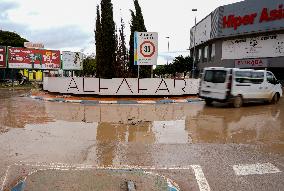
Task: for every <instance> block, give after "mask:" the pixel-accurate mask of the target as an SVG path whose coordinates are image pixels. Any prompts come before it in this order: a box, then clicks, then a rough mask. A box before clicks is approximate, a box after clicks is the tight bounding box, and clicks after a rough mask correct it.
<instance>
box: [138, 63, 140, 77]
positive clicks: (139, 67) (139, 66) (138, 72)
mask: <svg viewBox="0 0 284 191" xmlns="http://www.w3.org/2000/svg"><path fill="white" fill-rule="evenodd" d="M139 69H140V65H138V79H139Z"/></svg>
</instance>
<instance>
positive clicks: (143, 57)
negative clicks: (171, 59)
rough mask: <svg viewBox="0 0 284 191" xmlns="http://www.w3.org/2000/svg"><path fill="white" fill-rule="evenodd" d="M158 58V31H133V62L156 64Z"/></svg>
mask: <svg viewBox="0 0 284 191" xmlns="http://www.w3.org/2000/svg"><path fill="white" fill-rule="evenodd" d="M157 58H158V33H156V32H135V33H134V64H135V65H157Z"/></svg>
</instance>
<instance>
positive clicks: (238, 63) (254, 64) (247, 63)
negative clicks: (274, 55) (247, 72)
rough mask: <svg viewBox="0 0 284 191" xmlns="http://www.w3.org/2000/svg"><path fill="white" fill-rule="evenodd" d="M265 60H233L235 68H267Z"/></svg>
mask: <svg viewBox="0 0 284 191" xmlns="http://www.w3.org/2000/svg"><path fill="white" fill-rule="evenodd" d="M267 67H268V62H267V60H266V59H247V60H235V68H267Z"/></svg>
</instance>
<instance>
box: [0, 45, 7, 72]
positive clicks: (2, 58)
mask: <svg viewBox="0 0 284 191" xmlns="http://www.w3.org/2000/svg"><path fill="white" fill-rule="evenodd" d="M0 68H6V47H5V46H0Z"/></svg>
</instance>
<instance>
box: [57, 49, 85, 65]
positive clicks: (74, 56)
mask: <svg viewBox="0 0 284 191" xmlns="http://www.w3.org/2000/svg"><path fill="white" fill-rule="evenodd" d="M62 69H63V70H83V54H82V53H80V52H69V51H63V52H62Z"/></svg>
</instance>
